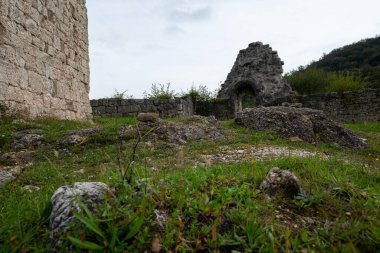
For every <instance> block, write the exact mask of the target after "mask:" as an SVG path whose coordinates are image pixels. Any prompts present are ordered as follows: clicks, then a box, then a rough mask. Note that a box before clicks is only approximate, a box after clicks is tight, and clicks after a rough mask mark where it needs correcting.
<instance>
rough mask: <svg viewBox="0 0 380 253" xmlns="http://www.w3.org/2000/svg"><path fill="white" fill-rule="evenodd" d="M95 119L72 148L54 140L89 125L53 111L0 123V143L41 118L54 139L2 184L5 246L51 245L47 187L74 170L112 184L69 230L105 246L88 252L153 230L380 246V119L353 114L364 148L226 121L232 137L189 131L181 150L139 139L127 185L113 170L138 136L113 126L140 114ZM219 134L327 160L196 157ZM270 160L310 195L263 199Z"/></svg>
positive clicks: (227, 238)
mask: <svg viewBox="0 0 380 253" xmlns="http://www.w3.org/2000/svg"><path fill="white" fill-rule="evenodd" d="M94 122H95V124H96V125H97V126H101V127H102V128H103V129H104V131H103V132H102V133H101V134H94V135H91V136H90V141H89V142H88V143H87V144H86V145H83V146H75V147H68V151H69V153H67V152H65V151H63V150H60V149H59V148H58V147H55V146H54V145H57V143H58V141H59V140H60V139H61V138H62V137H64V136H66V132H67V131H68V130H70V129H80V128H87V127H91V125H89V124H85V123H78V122H69V121H56V120H44V121H43V120H41V121H36V122H31V123H22V124H20V123H17V122H12V121H3V122H1V123H0V129H1V130H2V131H1V133H2V134H4V135H6V136H7V137H6V138H3V139H2V140H3V143H2V145H1V146H0V148H1V150H2V151H3V152H6V151H8V150H9V149H10V146H9V142H10V140H11V136H12V134H13V133H14V132H15V131H18V130H21V129H25V128H39V129H43V130H44V131H45V134H46V136H48V140H49V143H50V145H51V146H54V148H51V147H43V148H41V149H40V150H39V151H38V153H39V160H38V161H37V162H36V164H35V165H34V166H32V167H31V168H29V169H27V170H26V171H25V172H24V173H23V174H22V175H21V176H20V177H19V178H17V179H16V180H15V181H13V182H11V183H8V184H7V185H6V186H5V187H4V188H3V189H0V203H1V205H0V252H46V251H49V250H50V249H51V248H50V247H51V246H50V245H49V237H48V236H49V230H48V225H49V215H50V211H51V204H50V198H51V196H52V194H53V192H54V191H55V190H56V189H57V188H58V187H59V186H62V185H67V184H72V183H74V182H78V181H79V182H80V181H102V182H105V183H107V184H108V185H110V186H111V187H113V188H115V190H116V200H114V201H113V202H111V201H110V202H109V203H107V204H105V206H103V208H102V209H101V210H100V212H99V213H97V215H95V217H92V216H91V214H89V213H87V215H85V216H80V214H78V215H79V217H80V218H81V219H83V220H84V221H86V220H87V221H91V222H93V224H94V226H93V227H88V226H85V225H84V224H82V225H81V226H79V228H77V229H76V230H74V231H71V232H70V234H69V235H70V236H72V238H71V240H74V241H75V238H80V239H81V240H82V241H88V242H92V243H94V244H96V245H97V246H96V247H99V248H102V250H98V251H96V250H92V251H91V252H144V251H145V250H148V251H150V249H151V245H152V241H153V238H155V237H156V238H159V239H158V241H159V242H160V244H161V248H162V250H163V251H164V252H167V251H172V252H175V251H177V252H193V251H201V252H217V251H220V252H231V251H233V250H235V252H300V251H302V250H307V251H308V252H376V251H377V250H378V249H379V248H380V229H379V228H380V218H379V217H380V208H379V203H380V173H379V168H380V163H379V162H378V161H377V160H376V159H377V158H376V157H379V158H380V156H379V154H380V152H379V150H380V142H379V141H378V137H376V136H378V133H379V124H378V123H366V124H349V125H348V127H349V128H351V129H352V130H354V131H355V132H357V133H358V134H359V135H360V136H362V137H367V138H368V140H369V144H370V147H369V148H368V149H366V150H363V151H360V152H358V151H351V150H348V149H343V148H339V147H336V146H333V145H317V146H315V145H310V144H307V143H291V142H289V141H288V140H284V139H281V138H278V137H276V136H275V135H273V134H271V133H269V132H253V131H250V130H247V129H244V128H241V127H238V126H236V125H235V124H234V123H233V122H232V121H227V122H223V124H222V125H223V127H224V128H225V130H226V131H227V133H228V135H229V136H230V139H229V140H228V141H219V142H211V141H201V142H190V143H188V144H187V146H185V147H184V148H183V150H182V151H176V150H170V149H168V148H165V146H164V143H160V144H158V145H157V146H153V147H152V146H150V145H148V144H146V143H144V142H143V143H141V145H140V146H139V149H138V152H137V154H136V155H137V163H136V164H135V166H134V167H133V172H134V173H133V175H134V177H133V180H132V182H131V183H130V184H127V183H125V181H123V180H122V177H121V176H120V172H121V170H122V168H125V167H126V164H128V161H129V157H130V154H131V150H132V147H133V145H134V142H135V140H130V141H123V142H122V141H120V140H119V139H118V138H117V136H118V133H117V132H118V130H119V128H120V126H121V125H123V124H134V123H135V122H136V121H135V119H132V118H120V119H107V118H95V120H94ZM181 122H186V121H181ZM23 124H24V125H23ZM221 145H223V146H229V147H230V148H239V147H249V146H257V145H276V146H290V147H292V148H303V149H307V150H313V151H324V152H327V153H328V154H329V155H330V159H327V160H321V159H319V158H298V157H293V158H286V157H284V158H279V159H274V160H271V161H261V162H259V161H251V162H249V163H238V164H229V165H226V164H214V165H211V166H209V167H199V166H198V167H194V163H193V160H194V159H196V158H197V157H199V156H200V155H201V154H212V153H216V152H218V148H219V146H221ZM54 149H56V150H57V151H58V153H57V152H54ZM369 154H370V155H369ZM179 160H184V161H185V162H181V161H179ZM275 166H277V167H280V168H282V169H289V170H291V171H292V172H294V173H295V174H296V175H297V177H298V178H299V179H300V182H301V184H302V187H303V188H304V189H305V191H307V192H308V193H309V194H310V198H309V200H308V201H305V200H284V199H272V200H269V199H267V198H266V197H265V195H264V194H262V193H260V192H259V191H258V188H259V185H260V183H261V181H262V180H263V179H264V177H265V175H266V173H267V172H268V171H269V170H270V169H271V168H272V167H275ZM152 168H154V169H152ZM141 179H147V180H141ZM26 185H34V186H38V187H39V188H40V190H39V191H34V192H31V193H30V192H28V191H25V190H24V189H23V187H24V186H26ZM154 210H161V211H163V212H166V213H167V215H168V217H169V219H168V220H167V221H166V222H165V223H164V230H162V228H160V227H159V226H158V225H157V222H156V221H155V219H154ZM96 228H98V229H99V230H97V229H96ZM99 231H100V233H99ZM73 238H74V239H73ZM68 240H69V239H67V241H66V242H68ZM76 242H77V241H76ZM77 243H79V244H80V242H77ZM82 246H84V245H82ZM92 246H93V247H94V245H92Z"/></svg>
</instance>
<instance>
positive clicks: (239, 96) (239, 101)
mask: <svg viewBox="0 0 380 253" xmlns="http://www.w3.org/2000/svg"><path fill="white" fill-rule="evenodd" d="M235 87H236V89H235V96H234V97H235V112H236V113H238V112H241V111H242V110H244V109H246V108H253V107H256V106H257V103H258V101H257V98H256V91H255V89H257V88H255V84H254V83H253V82H251V81H241V82H239V83H237V84H236V86H235Z"/></svg>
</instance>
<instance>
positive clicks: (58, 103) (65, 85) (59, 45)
mask: <svg viewBox="0 0 380 253" xmlns="http://www.w3.org/2000/svg"><path fill="white" fill-rule="evenodd" d="M85 4H86V1H85V0H65V1H61V0H33V1H31V0H0V103H2V104H5V105H7V106H8V107H9V108H10V109H11V110H13V111H19V112H24V113H25V115H27V116H28V117H30V118H36V117H45V116H52V117H57V118H60V119H72V120H73V119H75V120H78V119H79V120H86V119H90V118H91V106H90V101H89V90H90V87H89V72H90V71H89V50H88V29H87V28H88V23H87V9H86V6H85Z"/></svg>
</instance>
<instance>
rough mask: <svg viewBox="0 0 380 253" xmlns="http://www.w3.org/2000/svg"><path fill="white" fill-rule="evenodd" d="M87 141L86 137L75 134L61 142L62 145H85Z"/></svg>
mask: <svg viewBox="0 0 380 253" xmlns="http://www.w3.org/2000/svg"><path fill="white" fill-rule="evenodd" d="M87 141H88V137H85V136H80V135H77V134H73V135H71V136H69V137H67V138H65V139H63V140H61V144H62V145H73V146H76V145H81V144H83V143H86V142H87Z"/></svg>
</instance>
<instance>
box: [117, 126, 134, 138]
mask: <svg viewBox="0 0 380 253" xmlns="http://www.w3.org/2000/svg"><path fill="white" fill-rule="evenodd" d="M137 136H138V131H137V129H136V127H135V126H132V125H123V126H122V127H121V129H120V130H119V138H120V139H123V140H129V139H133V138H136V137H137Z"/></svg>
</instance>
